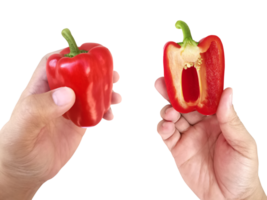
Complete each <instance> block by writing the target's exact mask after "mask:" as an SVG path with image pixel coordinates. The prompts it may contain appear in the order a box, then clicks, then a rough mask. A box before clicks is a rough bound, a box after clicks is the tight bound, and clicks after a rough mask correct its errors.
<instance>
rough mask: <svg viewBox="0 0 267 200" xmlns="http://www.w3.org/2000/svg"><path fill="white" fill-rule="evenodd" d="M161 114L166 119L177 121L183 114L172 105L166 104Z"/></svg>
mask: <svg viewBox="0 0 267 200" xmlns="http://www.w3.org/2000/svg"><path fill="white" fill-rule="evenodd" d="M160 116H161V117H162V118H163V119H164V120H165V121H171V122H173V123H175V122H177V121H178V120H179V119H180V117H181V114H180V113H179V112H177V111H176V110H175V109H174V108H173V107H172V106H171V105H166V106H165V107H163V108H162V109H161V111H160Z"/></svg>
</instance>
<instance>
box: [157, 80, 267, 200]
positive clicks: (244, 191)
mask: <svg viewBox="0 0 267 200" xmlns="http://www.w3.org/2000/svg"><path fill="white" fill-rule="evenodd" d="M155 87H156V89H157V90H158V92H159V93H160V94H161V95H162V96H163V97H164V98H165V99H166V100H169V98H168V95H167V91H166V85H165V81H164V78H159V79H158V80H157V81H156V83H155ZM232 96H233V91H232V89H230V88H228V89H226V90H224V92H223V94H222V97H221V100H220V104H219V107H218V110H217V113H216V115H212V116H204V115H201V114H200V113H198V112H196V111H195V112H191V113H187V114H181V113H179V112H177V111H176V110H175V109H174V108H173V107H172V106H171V105H167V106H165V107H164V108H163V109H162V110H161V117H162V118H163V120H162V121H161V122H159V124H158V132H159V134H160V136H161V137H162V139H163V141H164V142H165V144H166V145H167V147H168V148H169V150H170V151H171V153H172V155H173V158H174V160H175V162H176V165H177V167H178V169H179V171H180V173H181V175H182V177H183V179H184V181H185V182H186V184H187V185H188V186H189V187H190V188H191V189H192V191H193V192H194V193H195V194H196V195H197V196H198V197H199V198H200V199H201V200H215V199H216V200H223V199H227V200H228V199H229V200H230V199H251V200H257V199H259V200H261V199H267V197H266V196H265V194H264V191H263V189H262V187H261V184H260V180H259V177H258V156H257V147H256V143H255V141H254V139H253V138H252V136H251V135H250V134H249V133H248V131H247V130H246V128H245V127H244V125H243V124H242V122H241V121H240V119H239V118H238V116H237V114H236V113H235V111H234V108H233V105H232Z"/></svg>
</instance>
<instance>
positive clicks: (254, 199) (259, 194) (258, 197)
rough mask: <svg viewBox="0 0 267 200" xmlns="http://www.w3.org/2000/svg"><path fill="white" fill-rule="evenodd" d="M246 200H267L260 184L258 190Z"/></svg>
mask: <svg viewBox="0 0 267 200" xmlns="http://www.w3.org/2000/svg"><path fill="white" fill-rule="evenodd" d="M245 200H267V196H266V194H265V192H264V190H263V188H262V186H261V184H260V183H259V186H258V187H257V188H256V190H255V191H254V192H253V194H252V195H251V196H249V197H248V198H246V199H245Z"/></svg>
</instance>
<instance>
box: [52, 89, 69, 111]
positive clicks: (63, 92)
mask: <svg viewBox="0 0 267 200" xmlns="http://www.w3.org/2000/svg"><path fill="white" fill-rule="evenodd" d="M52 98H53V100H54V102H55V104H56V105H57V106H65V105H67V104H69V103H70V102H71V101H72V98H73V91H72V90H71V89H70V88H67V87H62V88H58V89H56V90H54V92H53V94H52Z"/></svg>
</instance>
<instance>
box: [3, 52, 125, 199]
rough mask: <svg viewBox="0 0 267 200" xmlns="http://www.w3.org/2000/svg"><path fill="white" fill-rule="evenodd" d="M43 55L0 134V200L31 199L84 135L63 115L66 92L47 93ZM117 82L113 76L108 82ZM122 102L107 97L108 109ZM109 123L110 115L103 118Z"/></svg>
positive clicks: (70, 96)
mask: <svg viewBox="0 0 267 200" xmlns="http://www.w3.org/2000/svg"><path fill="white" fill-rule="evenodd" d="M58 52H59V51H56V52H53V53H50V54H48V55H46V56H45V57H44V58H43V59H42V60H41V62H40V63H39V65H38V66H37V68H36V70H35V72H34V74H33V76H32V78H31V80H30V82H29V84H28V85H27V87H26V89H25V90H24V91H23V93H22V95H21V97H20V99H19V101H18V103H17V105H16V106H15V109H14V111H13V113H12V115H11V117H10V120H9V121H8V122H7V123H6V124H5V125H4V127H3V128H2V129H1V130H0V200H29V199H32V198H33V196H34V194H35V193H36V191H37V190H38V189H39V187H40V186H41V185H42V184H43V183H44V182H46V181H47V180H49V179H51V178H53V177H54V176H55V175H56V174H57V173H58V172H59V170H60V169H61V168H62V167H63V166H64V165H65V164H66V163H67V162H68V160H69V159H70V158H71V157H72V155H73V154H74V152H75V150H76V149H77V147H78V145H79V144H80V141H81V139H82V137H83V135H84V133H85V131H86V129H85V128H80V127H77V126H76V125H75V124H74V123H73V122H72V121H70V120H67V119H65V118H64V117H62V115H63V114H64V113H65V112H66V111H67V110H69V109H70V108H71V106H72V105H73V103H74V101H75V94H74V92H73V91H72V90H71V89H70V88H66V87H63V88H60V89H56V90H53V91H49V90H50V89H49V86H48V82H47V77H46V60H47V58H48V57H49V56H50V55H51V54H54V53H58ZM118 80H119V75H118V73H117V72H114V73H113V82H114V83H115V82H117V81H118ZM120 101H121V96H120V95H119V94H117V93H115V92H112V97H111V104H117V103H119V102H120ZM103 118H104V119H106V120H112V119H113V114H112V111H111V109H110V110H108V111H107V112H106V113H105V114H104V116H103Z"/></svg>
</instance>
